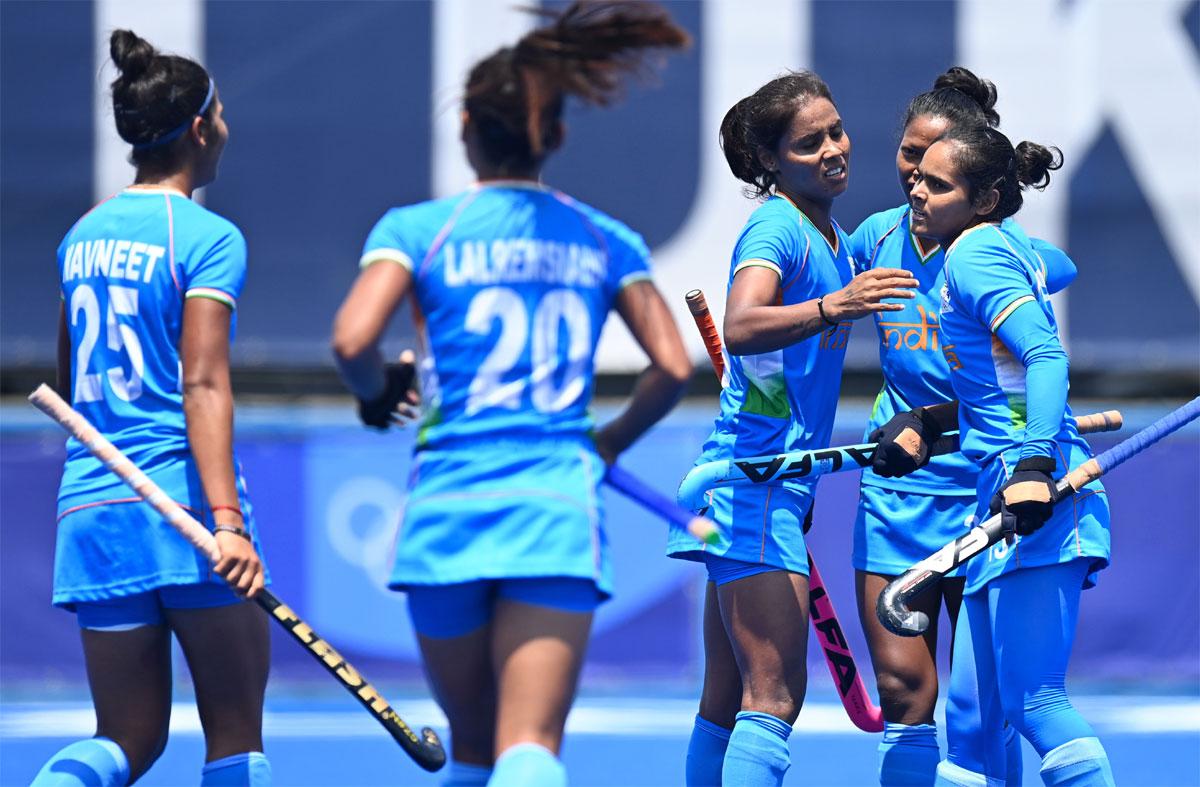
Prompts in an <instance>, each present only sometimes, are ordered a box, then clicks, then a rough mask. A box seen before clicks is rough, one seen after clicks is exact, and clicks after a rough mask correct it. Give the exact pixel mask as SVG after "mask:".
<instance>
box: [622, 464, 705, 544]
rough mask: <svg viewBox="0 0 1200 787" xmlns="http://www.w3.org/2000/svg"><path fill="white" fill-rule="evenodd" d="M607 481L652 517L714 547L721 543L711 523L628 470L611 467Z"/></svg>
mask: <svg viewBox="0 0 1200 787" xmlns="http://www.w3.org/2000/svg"><path fill="white" fill-rule="evenodd" d="M604 480H605V481H606V482H607V483H608V485H609V486H611V487H612V488H613V489H615V490H617V491H618V492H620V493H621V494H623V495H625V496H626V497H628V498H629V499H630V500H632V501H634V502H635V503H638V504H639V505H641V506H642V507H643V508H645V509H646V510H648V511H649V512H650V513H652V514H657V515H658V516H661V517H662V518H663V519H665V520H667V521H668V522H670V523H671V524H672V525H675V526H677V527H681V528H683V529H684V530H686V531H687V532H688V533H690V534H691V535H692V536H693V537H694V538H696V539H697V540H698V541H703V542H704V543H705V544H715V543H717V542H718V541H720V540H721V533H720V531H719V530H718V529H717V526H716V524H714V523H713V521H712V520H711V519H709V518H708V517H703V516H696V515H695V514H693V513H692V512H691V511H687V510H684V509H683V508H682V507H681V506H680V505H679V504H678V503H676V502H675V501H674V500H672V499H671V498H669V497H667V496H666V495H664V494H662V493H661V492H657V491H655V490H654V489H651V488H650V487H649V486H648V485H646V484H645V483H644V482H643V481H642V480H641V479H639V478H638V477H637V476H635V475H633V474H632V473H630V472H629V471H628V470H626V469H624V468H622V467H619V466H618V465H610V466H609V468H608V470H607V471H606V472H605V474H604Z"/></svg>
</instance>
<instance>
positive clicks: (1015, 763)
mask: <svg viewBox="0 0 1200 787" xmlns="http://www.w3.org/2000/svg"><path fill="white" fill-rule="evenodd" d="M1024 767H1025V763H1024V762H1022V760H1021V736H1020V735H1018V734H1017V728H1016V727H1014V726H1012V725H1011V724H1005V725H1004V784H1005V785H1007V787H1021V771H1022V770H1023V769H1024Z"/></svg>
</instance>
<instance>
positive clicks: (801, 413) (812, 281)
mask: <svg viewBox="0 0 1200 787" xmlns="http://www.w3.org/2000/svg"><path fill="white" fill-rule="evenodd" d="M834 229H835V232H836V235H835V239H836V243H834V244H830V242H829V240H828V239H827V238H826V237H825V236H824V235H823V234H821V232H820V231H819V230H818V229H816V227H814V226H813V225H812V222H810V221H809V220H808V218H807V217H805V215H804V214H803V213H802V212H801V211H800V210H798V209H797V208H796V206H795V205H793V204H792V203H791V201H789V200H788V199H786V198H784V197H782V196H773V197H771V198H770V199H768V200H767V201H766V202H765V203H763V205H761V206H760V207H759V208H758V209H757V210H755V211H754V213H753V214H752V215H751V216H750V219H749V221H747V222H746V226H745V227H744V228H743V229H742V232H741V235H740V236H739V237H738V241H737V245H736V246H735V247H734V251H733V258H732V261H731V267H730V276H729V281H730V286H732V283H733V277H734V276H736V275H737V273H738V271H740V270H742V269H743V268H746V267H749V266H761V267H765V268H768V269H769V270H771V271H773V272H775V273H776V274H777V275H778V276H779V279H780V295H781V300H780V304H781V305H791V304H796V303H803V302H804V301H809V300H812V299H814V298H817V297H818V296H822V295H828V294H829V293H831V292H834V291H836V290H839V289H841V288H842V287H845V286H846V285H847V284H849V282H850V279H851V277H852V276H853V267H854V264H853V261H852V260H851V258H850V254H849V250H848V239H847V237H846V234H845V233H844V232H843V231H842V229H841V228H840V227H838V226H837V224H834ZM849 334H850V323H849V322H845V323H842V324H840V325H837V326H833V327H830V328H829V329H828V330H825V331H822V332H821V333H819V334H817V335H816V336H812V337H810V338H808V339H805V340H804V341H801V342H797V343H796V344H793V345H791V346H788V347H785V348H783V349H781V350H775V351H773V352H768V353H761V354H758V355H742V356H738V355H731V356H730V357H729V367H728V385H727V386H726V387H725V389H724V390H723V391H722V392H721V411H720V414H719V415H718V416H717V419H716V424H715V425H714V428H713V431H712V433H711V434H710V435H709V437H708V439H707V440H706V441H705V443H704V448H703V451H702V453H701V455H700V457H699V458H698V459H697V460H696V462H697V464H699V463H703V462H709V461H714V460H718V459H729V458H731V457H748V456H761V455H765V454H776V453H781V452H784V451H796V450H801V449H816V448H826V447H828V446H829V439H830V436H831V434H832V432H833V418H834V413H835V411H836V409H837V399H838V392H839V389H840V387H841V379H842V362H843V359H844V358H845V354H846V340H847V338H848V337H849ZM815 486H816V481H815V480H811V479H807V480H806V479H801V480H795V481H788V482H786V483H785V484H784V485H782V486H780V487H778V488H770V489H764V488H759V487H753V488H746V487H738V488H735V487H726V488H724V489H721V490H718V491H716V492H714V493H712V495H711V498H710V503H711V516H713V518H714V519H716V520H717V521H718V522H719V523H720V524H722V525H723V526H725V528H727V529H730V528H732V529H731V530H730V532H731V534H732V537H731V539H730V540H724V541H722V543H720V544H718V545H716V546H708V547H705V548H704V551H707V552H709V553H710V554H717V555H723V556H725V557H727V558H732V559H735V560H740V561H744V562H748V563H767V564H770V565H774V566H778V567H780V568H786V569H788V570H792V571H802V572H806V571H807V559H806V558H805V549H804V541H803V536H802V534H801V529H800V523H801V522H802V521H803V519H804V515H805V513H806V512H807V510H808V508H809V507H810V505H811V499H812V494H813V490H814V488H815ZM668 552H669V553H670V554H672V555H674V556H677V557H683V558H687V559H692V560H698V559H701V555H702V551H701V550H700V548H699V547H698V546H697V544H696V543H695V541H694V540H689V538H688V537H687V536H684V535H681V534H675V533H672V536H671V540H670V542H669V544H668Z"/></svg>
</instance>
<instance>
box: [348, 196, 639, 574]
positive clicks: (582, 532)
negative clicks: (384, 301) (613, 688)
mask: <svg viewBox="0 0 1200 787" xmlns="http://www.w3.org/2000/svg"><path fill="white" fill-rule="evenodd" d="M392 263H399V264H400V265H403V266H404V267H405V268H407V269H408V270H409V271H411V273H412V274H413V281H414V285H413V286H414V295H415V303H416V309H415V311H416V313H417V316H418V324H419V327H420V329H421V334H422V340H423V342H424V344H425V347H424V351H425V356H426V357H425V360H424V362H423V365H422V391H423V395H424V397H425V402H426V407H427V411H426V415H425V419H424V422H423V425H422V427H421V432H420V436H419V438H418V446H417V458H416V463H415V465H414V472H413V479H412V482H411V484H410V486H411V492H410V495H409V500H408V503H407V506H406V509H405V513H404V520H403V523H402V525H401V530H400V534H399V537H398V539H397V546H396V560H395V563H394V566H393V571H392V575H391V580H390V585H391V587H393V588H396V589H404V588H407V587H411V586H413V585H443V584H452V583H459V582H468V581H474V580H480V579H504V578H514V577H542V576H565V577H581V578H587V579H591V580H593V581H594V582H595V584H596V587H597V589H598V590H599V591H600V592H601V594H603V595H607V594H609V593H610V592H611V587H612V577H611V574H612V571H611V566H610V562H609V557H608V548H607V542H606V539H605V535H604V532H603V529H602V518H603V509H602V506H601V503H600V496H599V485H600V483H601V482H602V480H603V477H604V464H603V462H602V461H601V460H600V457H599V456H598V455H597V454H596V451H595V445H594V443H593V442H592V439H591V437H590V434H589V433H590V430H591V429H592V420H591V417H590V416H589V414H588V409H587V408H588V404H589V402H590V401H591V394H592V381H593V359H594V355H595V350H596V343H597V341H598V340H599V337H600V329H601V328H602V327H603V325H604V321H605V319H606V318H607V316H608V312H609V311H610V310H611V309H612V308H613V307H614V305H615V303H616V298H617V295H618V294H619V293H620V291H621V289H622V288H624V287H625V286H628V285H629V284H632V283H633V282H637V281H642V280H645V279H648V278H649V275H650V274H649V251H648V250H647V248H646V245H645V243H644V242H643V241H642V239H641V237H640V236H638V235H637V234H636V233H634V232H633V231H632V230H630V229H629V228H628V227H626V226H625V225H623V224H621V223H620V222H618V221H616V220H615V219H612V218H610V217H609V216H607V215H605V214H603V213H601V212H599V211H597V210H595V209H594V208H591V207H589V206H587V205H583V204H581V203H579V202H576V201H575V200H573V199H571V198H570V197H568V196H567V195H565V194H562V193H560V192H557V191H553V190H551V189H548V188H545V187H542V186H540V185H538V184H534V183H528V182H523V181H521V182H518V181H512V182H510V181H503V182H490V183H487V184H483V185H478V186H475V187H473V188H471V189H470V190H468V191H466V192H464V193H462V194H458V195H456V196H454V197H450V198H447V199H441V200H434V201H432V202H424V203H420V204H418V205H412V206H409V207H405V208H397V209H395V210H392V211H389V212H388V213H387V214H386V215H385V216H384V217H383V218H382V219H381V220H380V221H379V223H378V224H377V225H376V226H375V228H374V230H372V232H371V234H370V236H369V237H368V239H367V242H366V246H365V247H364V249H363V257H362V264H363V265H370V264H392Z"/></svg>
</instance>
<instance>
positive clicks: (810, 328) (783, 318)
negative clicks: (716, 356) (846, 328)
mask: <svg viewBox="0 0 1200 787" xmlns="http://www.w3.org/2000/svg"><path fill="white" fill-rule="evenodd" d="M832 327H833V326H832V325H831V324H830V323H828V322H826V321H825V320H823V319H822V318H821V312H820V310H819V309H818V308H817V302H816V300H815V299H814V300H811V301H805V302H803V303H796V304H791V305H788V306H742V307H734V308H730V309H728V310H727V311H726V312H725V326H724V329H725V330H724V332H725V349H726V350H727V351H728V352H729V353H730V354H731V355H758V354H759V353H767V352H772V351H774V350H781V349H783V348H784V347H790V346H791V345H793V344H795V343H797V342H801V341H804V340H805V339H808V338H810V337H812V336H816V335H817V334H819V333H821V332H823V331H827V330H829V329H830V328H832Z"/></svg>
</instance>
